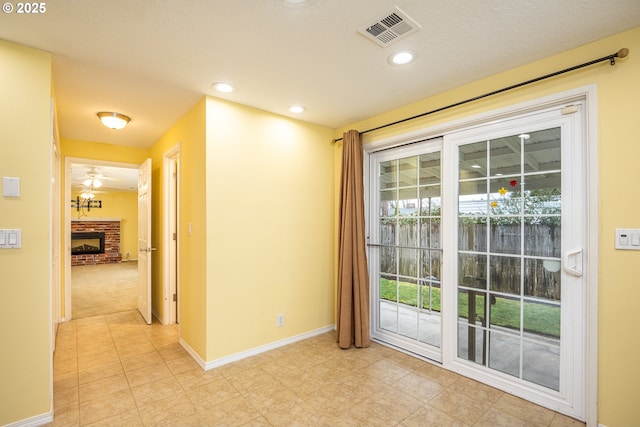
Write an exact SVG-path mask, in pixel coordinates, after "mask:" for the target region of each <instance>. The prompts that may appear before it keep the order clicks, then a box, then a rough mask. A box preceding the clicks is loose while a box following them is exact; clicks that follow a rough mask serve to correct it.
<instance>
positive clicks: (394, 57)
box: [389, 50, 415, 65]
mask: <svg viewBox="0 0 640 427" xmlns="http://www.w3.org/2000/svg"><path fill="white" fill-rule="evenodd" d="M414 58H415V55H414V53H413V52H412V51H410V50H401V51H399V52H394V53H392V54H391V55H389V63H390V64H391V65H404V64H408V63H409V62H411V61H413V59H414Z"/></svg>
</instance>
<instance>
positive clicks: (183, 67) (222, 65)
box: [0, 0, 640, 147]
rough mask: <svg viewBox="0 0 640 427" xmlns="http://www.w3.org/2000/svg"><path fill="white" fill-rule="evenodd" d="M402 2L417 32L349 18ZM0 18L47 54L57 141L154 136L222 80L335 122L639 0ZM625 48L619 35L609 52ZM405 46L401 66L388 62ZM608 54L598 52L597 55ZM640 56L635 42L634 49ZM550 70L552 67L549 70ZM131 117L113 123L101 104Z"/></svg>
mask: <svg viewBox="0 0 640 427" xmlns="http://www.w3.org/2000/svg"><path fill="white" fill-rule="evenodd" d="M395 5H397V6H398V7H399V8H400V9H401V10H402V11H404V12H405V13H406V14H407V15H408V16H410V17H411V18H413V19H414V20H415V21H416V22H417V23H418V24H419V25H420V27H421V28H420V29H419V31H417V32H415V33H413V34H411V35H410V36H408V37H406V38H404V39H403V40H401V41H399V42H397V43H395V44H392V45H391V46H387V47H384V48H383V47H380V46H378V45H377V44H375V43H374V42H372V41H370V40H367V39H366V38H365V37H363V36H362V35H361V34H359V33H358V29H359V28H361V27H363V26H366V25H367V24H368V23H369V22H370V21H372V20H374V19H376V18H378V17H380V15H381V14H384V13H385V12H387V11H389V10H391V9H392V8H393V7H394V6H395ZM46 7H47V10H46V12H45V13H43V14H40V15H18V14H15V13H13V14H2V15H0V38H2V39H5V40H9V41H13V42H17V43H20V44H24V45H27V46H32V47H36V48H39V49H42V50H46V51H49V52H51V53H53V57H54V82H55V87H56V95H57V107H58V116H59V117H58V119H59V124H60V132H61V135H62V137H63V138H69V139H79V140H88V141H99V142H106V143H113V144H120V145H129V146H138V147H149V146H151V145H152V144H153V143H154V142H156V141H157V140H158V139H159V138H160V136H161V135H162V134H164V133H165V132H166V131H167V130H168V129H169V128H170V127H171V125H173V124H174V123H175V122H176V121H177V120H178V119H179V118H180V117H181V116H182V115H183V114H185V113H186V112H187V111H188V110H189V109H190V108H191V107H192V106H193V105H194V104H195V103H196V102H197V100H198V99H200V98H201V97H202V96H203V95H205V94H207V95H214V96H220V95H217V94H215V93H214V92H213V91H212V89H211V84H212V83H214V82H216V81H229V82H231V83H233V84H234V85H236V86H237V91H236V92H234V93H232V94H229V95H224V96H221V97H223V98H225V99H229V100H231V101H234V102H238V103H242V104H246V105H249V106H253V107H257V108H260V109H263V110H267V111H271V112H274V113H278V114H283V115H287V116H293V115H292V114H291V113H289V112H288V107H289V106H290V105H291V104H293V103H300V104H303V105H304V106H306V108H307V111H306V112H305V113H303V114H302V115H299V116H295V117H296V118H299V119H300V120H304V121H308V122H312V123H316V124H320V125H324V126H327V127H330V128H337V127H340V126H342V125H346V124H348V123H351V122H354V121H358V120H361V119H364V118H367V117H370V116H372V115H376V114H379V113H382V112H385V111H388V110H390V109H393V108H397V107H400V106H402V105H405V104H408V103H411V102H414V101H417V100H420V99H423V98H426V97H428V96H431V95H434V94H437V93H440V92H443V91H445V90H448V89H451V88H454V87H457V86H460V85H463V84H465V83H469V82H472V81H475V80H477V79H480V78H483V77H486V76H489V75H492V74H495V73H499V72H501V71H505V70H508V69H511V68H514V67H517V66H520V65H524V64H527V63H529V62H532V61H535V60H538V59H542V58H544V57H548V56H551V55H553V54H556V53H560V52H562V51H565V50H568V49H571V48H574V47H577V46H580V45H583V44H586V43H589V42H592V41H595V40H598V39H601V38H603V37H606V36H609V35H612V34H616V33H619V32H622V31H625V30H627V29H630V28H633V27H636V26H638V25H640V2H638V0H562V1H558V0H526V1H524V0H523V1H516V0H512V1H507V0H483V1H470V0H468V1H463V0H452V1H425V0H396V1H389V0H348V1H346V0H311V1H308V2H306V3H303V4H302V5H290V4H287V3H285V2H284V1H282V0H236V1H231V0H183V1H179V0H174V1H167V0H136V1H131V0H109V1H104V0H57V1H51V2H46ZM622 47H624V46H616V47H615V49H613V50H614V51H615V50H617V49H619V48H622ZM400 49H412V50H414V51H415V52H416V54H417V59H416V60H415V61H414V62H413V63H412V64H409V65H408V66H404V67H399V66H392V65H389V64H388V62H387V57H388V55H389V54H390V53H391V52H392V51H395V50H400ZM610 53H612V52H594V57H599V56H604V55H607V54H610ZM631 54H632V55H633V54H640V52H639V53H634V52H632V53H631ZM551 71H553V70H551ZM105 110H106V111H118V112H121V113H124V114H127V115H129V116H131V117H132V119H133V120H132V121H131V123H130V125H129V126H128V127H127V128H125V129H124V130H122V131H112V130H109V129H106V128H104V127H102V126H101V125H100V123H99V122H98V120H97V118H96V113H97V112H98V111H105Z"/></svg>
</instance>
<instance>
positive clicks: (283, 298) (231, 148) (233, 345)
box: [185, 98, 335, 361]
mask: <svg viewBox="0 0 640 427" xmlns="http://www.w3.org/2000/svg"><path fill="white" fill-rule="evenodd" d="M206 102H207V104H206V105H207V147H206V202H207V209H206V212H207V216H206V250H207V251H206V265H207V277H206V279H207V282H206V285H207V287H206V303H207V307H206V315H207V322H206V325H207V334H206V337H207V351H206V360H207V361H214V360H217V359H219V358H221V357H225V356H229V355H232V354H234V353H238V352H242V351H245V350H248V349H252V348H255V347H258V346H261V345H265V344H269V343H272V342H274V341H277V340H282V339H286V338H290V337H293V336H296V335H299V334H302V333H305V332H309V331H312V330H315V329H319V328H322V327H326V326H328V325H332V324H333V323H334V311H335V310H334V288H333V243H334V235H333V221H334V218H333V211H334V204H333V188H332V186H333V181H332V176H333V167H334V166H333V147H332V144H331V138H332V136H333V131H332V130H330V129H327V128H323V127H320V126H314V125H311V124H308V123H303V122H299V121H296V120H292V119H288V118H285V117H282V116H278V115H274V114H270V113H267V112H264V111H261V110H256V109H253V108H249V107H245V106H241V105H238V104H233V103H230V102H225V101H222V100H219V99H215V98H207V101H206ZM185 167H186V165H185ZM196 232H197V233H200V232H201V231H200V230H197V231H196V230H194V234H195V233H196ZM278 314H283V315H284V319H285V321H284V326H283V327H277V326H276V318H277V316H278Z"/></svg>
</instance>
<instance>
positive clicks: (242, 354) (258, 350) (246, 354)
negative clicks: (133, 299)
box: [180, 325, 336, 371]
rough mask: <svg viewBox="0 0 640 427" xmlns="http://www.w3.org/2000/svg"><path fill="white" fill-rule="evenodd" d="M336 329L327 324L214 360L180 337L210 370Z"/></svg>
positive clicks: (182, 342)
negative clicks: (208, 359) (199, 352)
mask: <svg viewBox="0 0 640 427" xmlns="http://www.w3.org/2000/svg"><path fill="white" fill-rule="evenodd" d="M335 329H336V326H335V325H329V326H325V327H324V328H320V329H316V330H313V331H309V332H305V333H304V334H300V335H296V336H293V337H290V338H285V339H283V340H280V341H276V342H272V343H270V344H266V345H262V346H260V347H255V348H252V349H249V350H246V351H241V352H240V353H235V354H232V355H230V356H225V357H221V358H220V359H216V360H212V361H210V362H206V361H204V360H203V359H202V358H201V357H200V356H199V355H198V353H196V351H195V350H193V349H192V348H191V347H190V346H189V344H187V343H186V342H185V341H184V340H183V339H182V338H180V345H182V347H183V348H184V349H185V350H186V351H187V353H189V354H190V355H191V357H193V359H194V360H195V361H196V362H197V363H198V365H200V367H201V368H202V369H204V370H205V371H208V370H210V369H214V368H218V367H220V366H223V365H227V364H229V363H233V362H237V361H238V360H242V359H246V358H247V357H251V356H255V355H258V354H260V353H264V352H266V351H270V350H275V349H276V348H280V347H284V346H286V345H289V344H293V343H296V342H298V341H302V340H306V339H309V338H313V337H315V336H318V335H322V334H326V333H327V332H331V331H333V330H335Z"/></svg>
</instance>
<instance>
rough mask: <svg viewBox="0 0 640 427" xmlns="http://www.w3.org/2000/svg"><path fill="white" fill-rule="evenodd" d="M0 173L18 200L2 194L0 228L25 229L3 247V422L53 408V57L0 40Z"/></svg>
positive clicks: (0, 419) (0, 364) (0, 377)
mask: <svg viewBox="0 0 640 427" xmlns="http://www.w3.org/2000/svg"><path fill="white" fill-rule="evenodd" d="M0 70H1V71H0V76H1V78H0V94H2V95H1V96H0V147H1V151H2V155H0V175H2V176H9V177H19V178H20V179H21V182H20V191H21V195H20V197H17V198H9V197H0V227H2V228H19V229H22V248H21V249H1V250H0V271H2V277H1V278H0V301H3V307H2V310H0V337H2V350H0V425H5V424H9V423H12V422H16V421H19V420H23V419H26V418H30V417H34V416H38V415H42V414H46V413H48V412H49V410H50V402H51V396H50V387H51V371H50V367H51V346H50V333H51V330H50V322H51V318H50V309H51V304H50V300H49V291H50V282H49V280H50V277H49V272H50V269H51V261H50V248H51V245H50V239H51V234H50V229H51V219H50V215H49V209H48V207H47V200H49V194H50V192H51V191H50V186H49V185H50V184H49V183H50V169H51V168H50V164H51V161H50V158H51V154H50V153H51V148H50V138H51V134H52V130H51V125H50V117H51V112H50V108H51V93H52V88H51V55H50V54H48V53H45V52H41V51H37V50H34V49H30V48H26V47H22V46H18V45H15V44H12V43H8V42H4V41H2V40H0Z"/></svg>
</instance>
